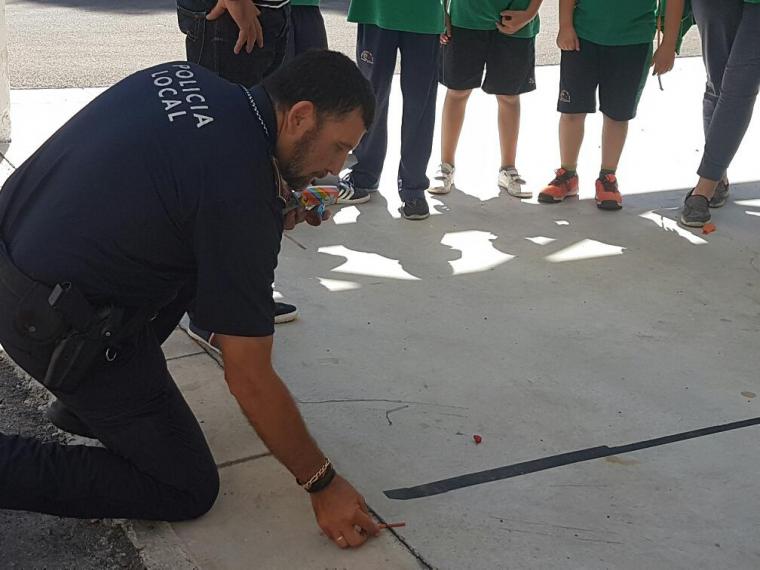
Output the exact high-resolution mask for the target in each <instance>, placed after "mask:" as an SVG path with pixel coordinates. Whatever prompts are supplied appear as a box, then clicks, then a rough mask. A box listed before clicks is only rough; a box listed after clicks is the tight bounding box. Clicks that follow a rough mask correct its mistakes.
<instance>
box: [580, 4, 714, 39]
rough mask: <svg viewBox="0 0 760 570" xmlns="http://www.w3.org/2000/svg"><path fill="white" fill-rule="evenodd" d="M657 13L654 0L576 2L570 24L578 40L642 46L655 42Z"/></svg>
mask: <svg viewBox="0 0 760 570" xmlns="http://www.w3.org/2000/svg"><path fill="white" fill-rule="evenodd" d="M711 1H715V0H711ZM718 1H722V0H718ZM656 13H657V0H578V2H577V4H576V5H575V12H574V14H573V23H574V25H575V32H576V33H577V34H578V37H580V38H583V39H584V40H588V41H590V42H594V43H595V44H601V45H605V46H627V45H633V44H645V43H648V42H651V41H652V40H653V39H654V34H655V32H656V30H657V16H656Z"/></svg>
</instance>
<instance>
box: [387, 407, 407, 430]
mask: <svg viewBox="0 0 760 570" xmlns="http://www.w3.org/2000/svg"><path fill="white" fill-rule="evenodd" d="M408 407H409V406H408V405H406V406H399V407H398V408H393V409H392V410H386V412H385V419H386V420H388V425H389V426H392V425H393V422H392V421H391V414H392V413H394V412H400V411H401V410H405V409H407V408H408Z"/></svg>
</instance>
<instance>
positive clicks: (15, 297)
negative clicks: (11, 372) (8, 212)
mask: <svg viewBox="0 0 760 570" xmlns="http://www.w3.org/2000/svg"><path fill="white" fill-rule="evenodd" d="M0 296H2V303H0V304H1V305H2V306H3V307H13V309H11V313H12V314H10V315H3V316H2V317H0V318H11V319H12V321H13V329H14V330H15V332H16V333H17V334H18V335H19V337H20V338H21V339H23V340H24V341H25V344H29V343H32V344H33V345H34V346H35V347H37V348H42V347H44V348H49V354H50V361H49V363H48V365H47V371H46V373H45V376H44V378H38V380H39V381H40V382H41V383H42V384H43V385H44V386H45V387H46V388H48V389H50V390H53V391H61V392H71V391H73V390H74V389H76V387H77V386H78V385H79V383H80V382H81V381H82V379H83V378H84V376H85V374H86V373H87V371H88V370H89V369H90V368H91V367H92V366H93V364H94V363H95V362H96V361H98V360H99V359H101V358H102V359H103V360H105V361H106V362H111V361H113V360H115V359H116V357H117V354H118V346H119V343H120V342H122V341H124V340H125V337H126V336H127V335H128V334H134V333H135V332H137V330H138V328H139V326H142V325H143V324H144V323H145V322H147V318H143V312H142V311H138V313H139V315H133V316H132V317H130V318H129V319H127V321H126V322H125V319H124V309H122V308H119V307H114V306H103V307H95V306H93V305H92V304H91V303H90V302H89V301H88V300H87V298H86V297H85V296H84V295H83V294H82V292H81V291H80V290H79V289H78V288H77V287H76V286H75V285H73V284H72V283H70V282H62V283H58V284H56V285H54V286H52V287H51V286H49V285H47V284H44V283H40V282H38V281H35V280H34V279H31V278H30V277H28V276H27V275H26V274H24V273H23V272H22V271H21V270H20V269H19V268H18V267H16V266H15V265H14V263H13V261H12V260H11V258H10V256H9V255H8V251H7V249H6V247H5V244H4V243H3V242H2V240H0ZM138 320H139V321H140V322H139V323H138V322H137V321H138ZM138 325H139V326H138Z"/></svg>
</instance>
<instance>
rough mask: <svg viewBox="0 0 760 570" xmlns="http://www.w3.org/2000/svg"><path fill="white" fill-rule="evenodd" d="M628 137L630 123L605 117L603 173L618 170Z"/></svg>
mask: <svg viewBox="0 0 760 570" xmlns="http://www.w3.org/2000/svg"><path fill="white" fill-rule="evenodd" d="M627 136H628V121H615V120H614V119H610V118H609V117H608V116H607V115H604V126H603V128H602V172H610V173H612V174H614V173H615V171H616V170H617V167H618V164H619V163H620V157H621V156H622V154H623V147H624V146H625V140H626V138H627Z"/></svg>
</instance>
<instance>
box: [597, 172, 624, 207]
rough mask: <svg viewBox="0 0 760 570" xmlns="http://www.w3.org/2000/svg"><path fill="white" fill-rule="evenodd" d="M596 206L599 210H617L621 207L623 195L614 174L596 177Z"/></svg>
mask: <svg viewBox="0 0 760 570" xmlns="http://www.w3.org/2000/svg"><path fill="white" fill-rule="evenodd" d="M596 207H597V208H599V209H600V210H619V209H620V208H622V207H623V197H622V196H621V195H620V190H618V183H617V177H616V176H615V175H614V174H604V175H602V176H600V177H599V178H597V179H596Z"/></svg>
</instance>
